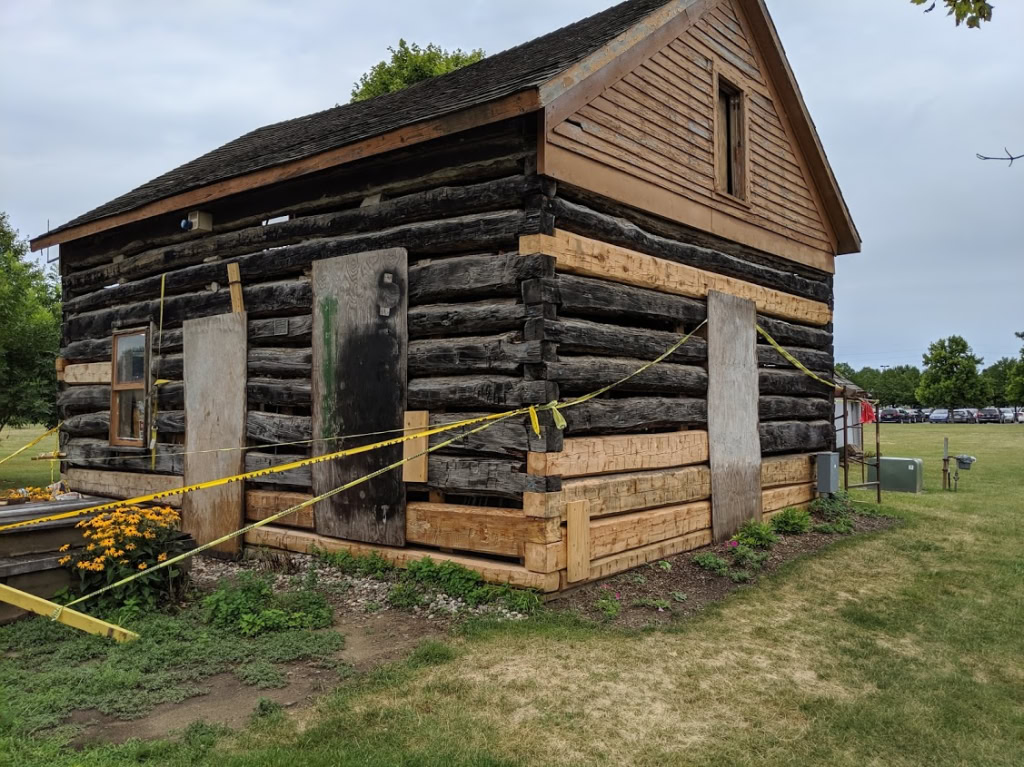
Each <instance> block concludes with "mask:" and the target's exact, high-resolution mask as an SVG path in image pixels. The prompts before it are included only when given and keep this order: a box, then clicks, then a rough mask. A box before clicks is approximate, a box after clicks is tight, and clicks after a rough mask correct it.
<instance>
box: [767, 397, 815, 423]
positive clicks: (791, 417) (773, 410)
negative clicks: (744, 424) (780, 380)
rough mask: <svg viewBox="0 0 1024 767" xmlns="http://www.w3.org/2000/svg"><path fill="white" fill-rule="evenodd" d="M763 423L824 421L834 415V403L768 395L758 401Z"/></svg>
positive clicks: (810, 398) (807, 398)
mask: <svg viewBox="0 0 1024 767" xmlns="http://www.w3.org/2000/svg"><path fill="white" fill-rule="evenodd" d="M757 409H758V415H759V417H760V419H761V420H762V421H823V420H825V419H826V418H828V417H829V416H830V415H831V413H832V402H831V400H827V399H818V398H816V397H780V396H774V395H768V396H764V397H759V398H758V401H757Z"/></svg>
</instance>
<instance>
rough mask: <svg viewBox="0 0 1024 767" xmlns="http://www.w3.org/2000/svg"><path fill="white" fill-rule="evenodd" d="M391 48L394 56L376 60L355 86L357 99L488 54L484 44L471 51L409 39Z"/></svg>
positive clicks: (441, 71) (427, 76) (455, 67)
mask: <svg viewBox="0 0 1024 767" xmlns="http://www.w3.org/2000/svg"><path fill="white" fill-rule="evenodd" d="M388 51H390V52H391V60H390V61H388V60H385V61H382V62H380V63H379V64H375V65H374V66H373V68H372V69H370V71H369V72H367V73H366V74H365V75H363V76H362V77H360V78H359V82H357V83H356V84H355V85H354V86H353V87H352V100H353V101H365V100H366V99H372V98H373V97H374V96H381V95H383V94H385V93H393V92H394V91H400V90H402V88H407V87H409V86H410V85H412V84H413V83H418V82H420V81H421V80H429V79H430V78H431V77H437V76H438V75H443V74H446V73H448V72H451V71H453V70H456V69H460V68H462V67H464V66H466V65H467V64H473V63H475V62H477V61H480V59H482V58H483V57H484V52H483V50H481V49H480V48H477V49H476V50H472V51H469V52H468V53H467V52H465V51H463V50H462V49H461V48H456V49H455V50H454V51H446V50H444V49H443V48H441V47H440V46H438V45H434V44H433V43H430V44H429V45H427V47H426V48H420V46H418V45H417V44H416V43H413V44H412V45H409V44H408V43H406V42H405V40H399V41H398V48H392V47H390V46H389V47H388Z"/></svg>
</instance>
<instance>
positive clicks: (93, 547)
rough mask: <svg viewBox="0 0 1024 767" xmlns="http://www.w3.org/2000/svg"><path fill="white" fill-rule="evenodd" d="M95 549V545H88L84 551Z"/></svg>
mask: <svg viewBox="0 0 1024 767" xmlns="http://www.w3.org/2000/svg"><path fill="white" fill-rule="evenodd" d="M95 548H96V544H95V543H90V544H89V545H88V546H86V547H85V550H86V551H92V550H93V549H95Z"/></svg>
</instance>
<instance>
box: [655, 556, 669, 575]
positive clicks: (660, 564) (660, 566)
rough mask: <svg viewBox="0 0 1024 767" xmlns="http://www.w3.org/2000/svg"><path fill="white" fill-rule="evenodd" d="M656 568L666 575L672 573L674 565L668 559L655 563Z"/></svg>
mask: <svg viewBox="0 0 1024 767" xmlns="http://www.w3.org/2000/svg"><path fill="white" fill-rule="evenodd" d="M654 566H655V567H657V568H658V569H659V570H662V571H664V572H666V573H667V572H671V571H672V563H671V562H669V561H668V560H667V559H660V560H658V561H657V562H655V563H654Z"/></svg>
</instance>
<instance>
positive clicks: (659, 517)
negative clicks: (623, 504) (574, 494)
mask: <svg viewBox="0 0 1024 767" xmlns="http://www.w3.org/2000/svg"><path fill="white" fill-rule="evenodd" d="M710 528H711V502H710V501H697V502H696V503H685V504H678V505H675V506H664V507H662V508H659V509H650V510H648V511H638V512H634V513H631V514H620V515H618V516H615V517H607V518H605V519H598V520H595V521H594V522H593V523H592V524H591V526H590V553H591V557H592V558H593V559H600V558H602V557H607V556H611V555H612V554H618V553H619V552H621V551H628V550H630V549H638V548H642V547H644V546H648V545H650V544H652V543H658V542H660V541H664V540H668V539H670V538H678V537H679V536H682V535H688V534H689V533H695V532H697V531H699V530H709V529H710Z"/></svg>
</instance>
